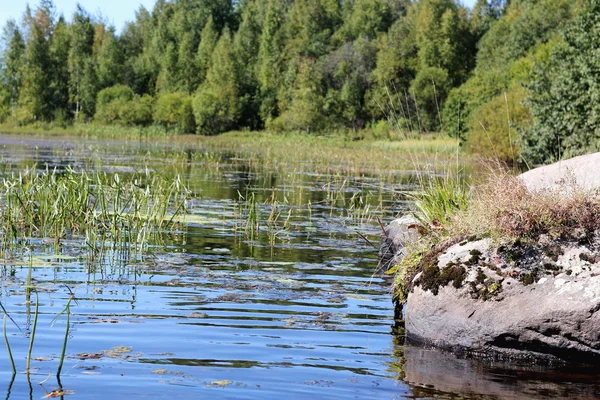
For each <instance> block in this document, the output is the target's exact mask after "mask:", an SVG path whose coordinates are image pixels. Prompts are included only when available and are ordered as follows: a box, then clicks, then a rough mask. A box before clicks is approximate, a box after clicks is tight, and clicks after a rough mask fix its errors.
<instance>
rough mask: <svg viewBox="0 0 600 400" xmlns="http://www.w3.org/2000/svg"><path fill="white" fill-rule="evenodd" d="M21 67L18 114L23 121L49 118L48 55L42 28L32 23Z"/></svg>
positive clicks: (49, 64)
mask: <svg viewBox="0 0 600 400" xmlns="http://www.w3.org/2000/svg"><path fill="white" fill-rule="evenodd" d="M23 61H24V62H23V68H22V85H21V91H20V93H19V103H20V111H21V113H20V115H19V116H18V118H19V119H20V120H21V121H24V122H32V121H37V120H42V121H46V120H48V119H50V112H49V111H50V109H49V106H48V105H49V100H50V95H51V91H50V71H51V69H50V66H51V63H50V55H49V50H48V42H47V41H46V38H45V36H44V33H43V31H42V29H41V28H40V27H39V26H38V25H37V24H36V23H34V24H33V25H32V26H31V27H30V32H29V38H28V40H27V46H26V48H25V54H24V57H23Z"/></svg>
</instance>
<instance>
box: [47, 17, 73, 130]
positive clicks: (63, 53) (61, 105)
mask: <svg viewBox="0 0 600 400" xmlns="http://www.w3.org/2000/svg"><path fill="white" fill-rule="evenodd" d="M70 45H71V43H70V34H69V28H68V25H67V23H66V22H65V20H64V18H63V17H62V16H61V17H60V18H59V19H58V22H57V23H56V25H55V27H54V33H53V34H52V38H51V39H50V59H51V64H52V73H51V75H50V90H51V99H52V109H53V114H54V115H53V117H54V119H55V120H56V119H58V120H60V121H59V122H63V123H64V122H66V121H67V120H68V119H69V117H70V116H69V62H68V60H69V48H70Z"/></svg>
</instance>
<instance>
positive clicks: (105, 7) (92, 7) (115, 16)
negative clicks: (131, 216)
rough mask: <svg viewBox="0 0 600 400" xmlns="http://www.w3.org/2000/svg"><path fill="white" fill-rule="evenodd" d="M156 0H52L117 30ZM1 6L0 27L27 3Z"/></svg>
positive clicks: (62, 9) (468, 1)
mask: <svg viewBox="0 0 600 400" xmlns="http://www.w3.org/2000/svg"><path fill="white" fill-rule="evenodd" d="M155 1H156V0H79V1H78V0H54V4H55V5H56V10H57V11H58V13H59V14H60V13H62V14H64V16H65V17H66V18H67V20H69V21H70V20H71V17H72V16H73V12H74V11H75V6H76V5H77V3H78V2H79V3H81V5H82V6H83V7H84V8H85V9H86V10H87V11H88V12H89V13H90V14H96V13H97V12H101V13H102V15H103V16H104V17H105V18H107V19H108V21H109V22H111V23H113V24H114V25H115V26H116V28H117V31H119V32H120V31H121V30H122V29H123V25H124V24H125V22H127V21H131V20H133V17H134V15H135V11H136V10H137V9H139V7H140V5H143V6H144V7H146V8H147V9H149V10H150V9H152V6H153V5H154V3H155ZM2 3H4V4H2V6H0V27H4V24H6V21H7V20H8V19H9V18H14V19H16V20H17V21H18V20H20V19H21V16H22V15H23V11H25V5H26V4H27V3H28V2H27V1H24V0H2ZM474 3H475V0H463V4H465V5H467V6H469V7H471V6H473V4H474ZM37 4H38V0H32V1H29V5H30V6H31V8H32V9H35V6H36V5H37Z"/></svg>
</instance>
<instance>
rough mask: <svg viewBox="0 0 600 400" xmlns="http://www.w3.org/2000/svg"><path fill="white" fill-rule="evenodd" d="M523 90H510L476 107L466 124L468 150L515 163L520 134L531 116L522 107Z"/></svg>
mask: <svg viewBox="0 0 600 400" xmlns="http://www.w3.org/2000/svg"><path fill="white" fill-rule="evenodd" d="M524 98H525V90H524V89H523V88H522V87H520V86H515V87H513V88H512V89H511V90H510V91H508V92H507V93H506V94H502V95H500V96H496V97H495V98H494V99H492V100H491V101H489V102H487V103H485V104H483V105H482V106H480V107H479V108H477V109H476V110H475V111H474V112H473V114H472V116H471V120H470V121H469V125H470V131H471V135H470V136H469V139H468V142H467V143H468V146H469V149H470V150H471V151H473V152H475V153H478V154H480V155H482V156H484V157H490V158H491V157H494V158H497V159H499V160H502V161H506V162H514V161H517V157H518V155H519V137H518V136H519V132H520V131H522V130H523V129H525V128H526V127H527V126H529V124H530V122H531V114H530V112H529V109H528V108H527V107H526V106H525V105H524V104H523V102H524Z"/></svg>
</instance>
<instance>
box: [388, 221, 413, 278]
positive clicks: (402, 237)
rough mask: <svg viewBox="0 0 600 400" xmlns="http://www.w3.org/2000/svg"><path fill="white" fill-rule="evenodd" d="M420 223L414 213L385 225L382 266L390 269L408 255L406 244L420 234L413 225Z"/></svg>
mask: <svg viewBox="0 0 600 400" xmlns="http://www.w3.org/2000/svg"><path fill="white" fill-rule="evenodd" d="M418 223H419V221H417V219H416V218H415V217H413V216H412V215H404V216H402V217H400V218H396V219H395V220H393V221H392V222H390V224H389V225H388V226H386V227H385V231H384V232H383V233H382V234H381V242H380V245H379V266H380V268H382V269H384V270H388V269H389V268H390V267H392V266H394V265H396V264H397V263H399V262H400V260H402V258H403V257H404V256H405V255H406V246H407V245H408V244H409V243H410V241H411V240H414V239H415V238H416V237H417V236H418V233H417V230H416V228H413V227H411V225H415V224H418Z"/></svg>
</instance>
